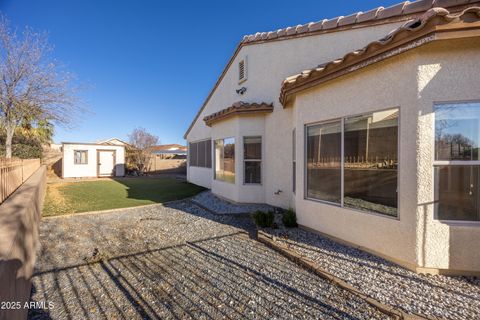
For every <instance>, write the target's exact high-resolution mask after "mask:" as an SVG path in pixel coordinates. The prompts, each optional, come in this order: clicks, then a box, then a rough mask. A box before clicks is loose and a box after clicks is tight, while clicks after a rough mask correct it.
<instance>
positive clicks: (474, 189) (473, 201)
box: [434, 102, 480, 221]
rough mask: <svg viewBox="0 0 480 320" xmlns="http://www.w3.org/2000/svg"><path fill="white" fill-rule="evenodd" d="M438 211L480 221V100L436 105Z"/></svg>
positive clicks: (445, 216) (449, 216)
mask: <svg viewBox="0 0 480 320" xmlns="http://www.w3.org/2000/svg"><path fill="white" fill-rule="evenodd" d="M434 110H435V161H434V173H435V175H434V182H435V183H434V188H435V213H436V217H437V218H438V219H441V220H461V221H480V203H479V199H480V157H479V148H480V103H478V102H477V103H448V104H440V105H436V106H435V109H434Z"/></svg>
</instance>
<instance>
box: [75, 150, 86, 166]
mask: <svg viewBox="0 0 480 320" xmlns="http://www.w3.org/2000/svg"><path fill="white" fill-rule="evenodd" d="M73 156H74V163H75V164H88V151H87V150H74V151H73Z"/></svg>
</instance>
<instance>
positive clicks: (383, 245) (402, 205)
mask: <svg viewBox="0 0 480 320" xmlns="http://www.w3.org/2000/svg"><path fill="white" fill-rule="evenodd" d="M467 41H468V40H462V41H450V42H447V41H442V42H437V43H435V44H430V45H426V46H424V47H422V48H419V49H416V50H413V51H410V52H408V53H405V54H402V55H400V56H397V57H394V58H391V59H389V60H387V61H384V62H381V63H378V64H375V65H372V66H370V67H367V68H366V69H363V70H362V71H358V72H355V73H353V74H350V75H348V76H344V77H342V78H339V79H337V80H334V81H331V82H330V83H326V84H324V85H321V86H318V87H316V88H315V89H312V90H310V91H307V92H305V93H303V94H300V95H298V96H297V97H296V100H295V103H294V112H295V115H296V121H295V123H296V127H297V146H298V148H297V190H298V191H297V194H296V211H297V215H298V220H299V223H300V224H301V225H305V226H308V227H310V228H313V229H316V230H318V231H320V232H323V233H325V234H328V235H331V236H334V237H337V238H340V239H342V240H345V241H348V242H351V243H354V244H357V245H359V246H363V247H365V248H367V249H369V250H372V251H375V252H378V253H380V254H382V255H385V256H388V257H392V258H394V259H396V260H400V261H402V262H405V263H406V264H409V265H415V266H419V267H424V268H439V269H454V270H464V271H480V253H479V251H478V250H477V249H476V245H477V244H478V243H480V225H479V224H475V223H467V224H463V225H460V224H456V225H448V224H445V223H442V222H440V221H438V220H434V217H433V208H432V207H433V206H432V204H431V203H432V201H433V162H432V160H433V148H434V140H433V138H434V126H433V114H432V109H433V104H434V102H436V101H464V100H478V101H480V83H479V82H478V81H476V79H478V74H480V73H479V72H480V64H478V54H479V52H480V51H479V50H480V42H479V41H478V40H475V41H472V40H470V42H467ZM391 107H399V108H400V120H399V121H400V154H399V194H398V196H399V219H398V220H397V219H392V218H387V217H383V216H380V215H375V214H369V213H364V212H359V211H354V210H349V209H344V208H340V207H336V206H332V205H326V204H322V203H318V202H315V201H311V200H305V199H304V188H303V181H304V173H303V169H304V154H303V152H304V148H303V145H304V143H303V141H304V140H303V139H304V125H305V124H308V123H312V122H317V121H324V120H329V119H334V118H339V117H343V116H349V115H356V114H359V113H364V112H370V111H376V110H381V109H386V108H391ZM300 146H301V147H300Z"/></svg>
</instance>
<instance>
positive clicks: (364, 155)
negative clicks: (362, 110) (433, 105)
mask: <svg viewBox="0 0 480 320" xmlns="http://www.w3.org/2000/svg"><path fill="white" fill-rule="evenodd" d="M344 139H345V140H344V148H345V149H344V157H345V158H344V163H345V164H344V165H345V167H344V181H345V185H344V200H343V201H344V205H345V207H351V208H356V209H360V210H367V211H373V212H378V213H382V214H387V215H391V216H396V215H397V167H398V155H397V153H398V109H391V110H386V111H380V112H374V113H371V114H367V115H363V116H358V117H351V118H346V119H345V133H344Z"/></svg>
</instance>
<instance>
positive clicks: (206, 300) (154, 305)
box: [29, 201, 388, 319]
mask: <svg viewBox="0 0 480 320" xmlns="http://www.w3.org/2000/svg"><path fill="white" fill-rule="evenodd" d="M254 230H255V227H254V226H253V224H252V221H251V219H250V218H249V217H246V216H237V215H215V214H211V213H209V212H207V211H206V210H203V209H201V208H200V207H198V206H196V205H195V204H193V203H192V202H190V201H181V202H176V203H173V204H170V205H169V206H168V207H167V206H162V205H158V206H150V207H143V208H136V209H128V210H124V211H122V210H120V211H117V212H112V213H103V214H91V215H80V216H68V217H58V218H50V219H44V220H43V221H42V224H41V227H40V238H41V243H42V250H41V252H40V253H39V257H38V262H37V267H36V271H35V275H34V277H33V279H32V280H33V289H32V301H37V302H42V301H43V302H46V303H48V302H51V303H53V308H51V309H48V310H47V309H46V310H31V312H30V314H29V317H30V319H50V318H52V319H80V318H82V319H145V318H151V319H197V318H198V319H223V318H227V319H385V318H388V316H386V315H385V314H383V313H380V312H379V310H378V309H376V308H374V307H372V306H371V305H369V304H367V303H366V302H365V301H364V300H362V299H360V298H359V297H357V296H355V295H353V294H351V293H350V292H349V291H347V290H343V289H341V288H339V287H338V286H336V285H334V284H332V283H331V282H330V281H327V280H324V279H322V278H320V277H318V276H316V275H315V274H313V273H311V272H309V271H307V270H305V269H303V268H301V267H299V266H298V265H296V264H295V263H293V262H291V261H290V260H288V259H286V258H285V257H283V256H282V255H280V254H278V253H277V252H275V251H273V250H271V249H269V248H267V247H266V246H264V245H263V244H261V243H259V242H258V241H255V240H253V239H251V238H250V237H249V236H248V233H246V231H248V232H252V231H254Z"/></svg>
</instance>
